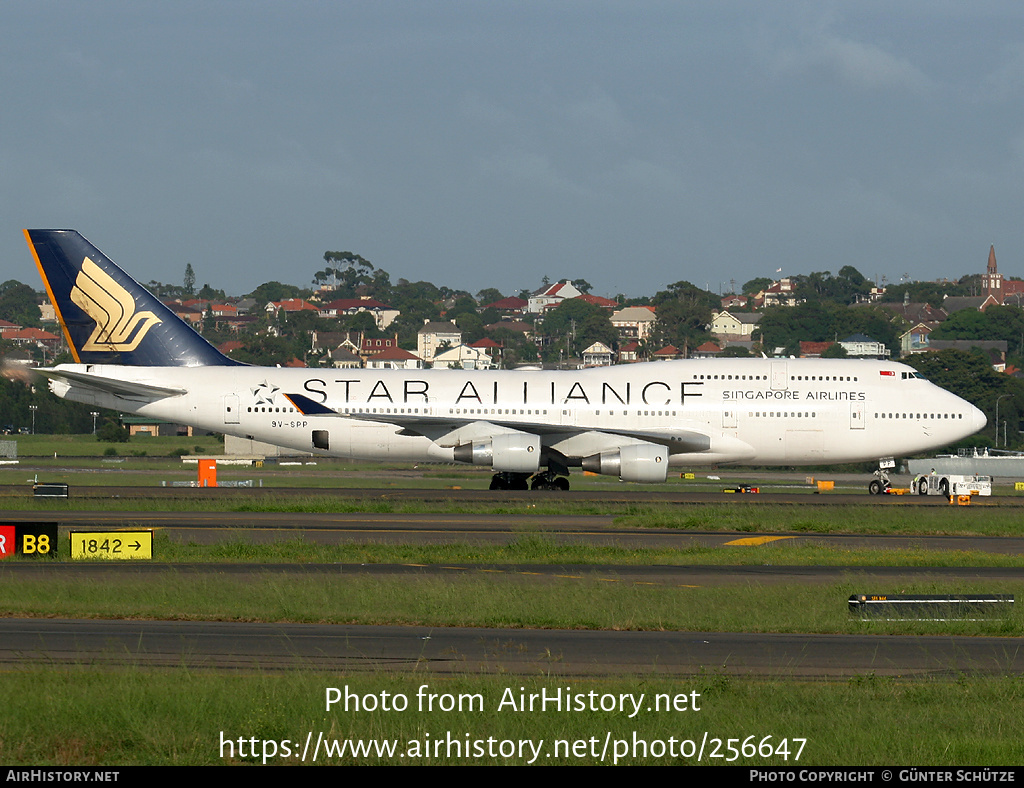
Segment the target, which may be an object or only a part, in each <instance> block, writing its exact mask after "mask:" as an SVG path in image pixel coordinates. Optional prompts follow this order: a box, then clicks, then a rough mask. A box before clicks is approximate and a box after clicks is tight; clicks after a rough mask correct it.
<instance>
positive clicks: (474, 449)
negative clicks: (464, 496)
mask: <svg viewBox="0 0 1024 788" xmlns="http://www.w3.org/2000/svg"><path fill="white" fill-rule="evenodd" d="M454 454H455V460H456V461H457V462H468V463H471V464H473V465H490V466H491V468H492V469H493V470H494V471H495V472H499V473H500V472H503V471H505V472H510V473H536V472H537V471H539V470H540V454H541V451H540V437H539V436H537V435H527V434H525V433H522V432H510V433H503V434H501V435H494V436H493V437H491V438H488V439H487V440H482V441H473V442H472V443H463V444H462V445H460V446H456V447H455V452H454Z"/></svg>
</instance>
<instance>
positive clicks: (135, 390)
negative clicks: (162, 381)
mask: <svg viewBox="0 0 1024 788" xmlns="http://www.w3.org/2000/svg"><path fill="white" fill-rule="evenodd" d="M33 371H34V372H36V373H38V374H40V375H42V376H43V377H44V378H48V379H49V380H53V381H57V382H63V383H66V384H68V385H70V386H75V387H78V388H88V389H94V390H95V391H101V392H103V393H104V394H114V395H115V396H118V397H126V398H128V399H143V400H158V399H164V398H166V397H179V396H181V395H182V394H187V393H188V392H187V390H186V389H178V388H169V387H167V386H151V385H149V384H148V383H136V382H134V381H131V380H118V379H117V378H105V377H101V376H100V375H90V374H88V373H86V372H70V371H68V370H63V369H59V368H53V369H48V368H45V367H43V368H38V369H35V370H33Z"/></svg>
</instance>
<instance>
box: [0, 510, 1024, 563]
mask: <svg viewBox="0 0 1024 788" xmlns="http://www.w3.org/2000/svg"><path fill="white" fill-rule="evenodd" d="M947 506H948V504H947ZM567 509H569V510H571V507H567ZM964 514H965V515H966V516H980V515H981V512H966V511H965V512H964ZM0 522H3V523H8V522H32V523H38V522H57V523H59V525H60V527H61V529H62V530H67V529H69V528H80V529H100V530H103V529H111V528H115V529H117V528H155V529H159V530H162V531H164V532H166V533H167V534H168V536H170V537H171V538H172V539H175V540H178V541H184V542H194V543H196V544H216V543H218V542H223V541H226V540H251V541H253V542H257V543H258V542H274V541H279V540H282V539H295V538H299V537H301V538H302V539H305V540H307V541H310V542H314V543H317V544H343V543H357V544H361V543H375V544H413V545H426V544H508V543H510V542H513V541H515V540H517V539H521V538H523V537H524V536H526V535H538V534H539V535H542V536H543V537H544V538H546V539H550V540H551V541H552V542H553V543H556V544H566V543H570V544H589V545H617V546H622V547H638V548H659V547H660V548H678V549H684V548H686V547H692V546H695V545H697V546H704V547H716V546H732V545H744V544H745V545H747V546H757V545H759V544H763V543H765V542H767V541H773V540H774V541H785V542H786V543H788V544H802V545H807V544H816V545H826V546H835V547H841V548H849V549H853V548H858V547H868V548H876V549H898V548H900V549H902V548H923V549H928V550H960V551H982V552H992V553H1001V554H1022V553H1024V535H1022V536H1020V537H986V536H953V535H950V536H902V535H864V534H834V533H831V534H823V533H816V532H808V531H799V532H777V533H771V534H758V533H752V532H729V531H708V530H691V529H680V528H629V527H621V526H618V525H616V523H615V517H613V516H611V515H607V516H606V515H572V514H565V515H536V514H527V513H516V514H381V513H361V512H356V513H293V512H143V511H139V512H96V511H54V512H38V511H37V512H22V511H5V512H0Z"/></svg>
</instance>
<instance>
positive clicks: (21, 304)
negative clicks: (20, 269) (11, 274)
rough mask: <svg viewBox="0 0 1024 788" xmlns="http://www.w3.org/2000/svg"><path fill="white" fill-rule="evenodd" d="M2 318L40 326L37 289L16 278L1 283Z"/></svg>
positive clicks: (0, 315) (25, 324) (0, 304)
mask: <svg viewBox="0 0 1024 788" xmlns="http://www.w3.org/2000/svg"><path fill="white" fill-rule="evenodd" d="M0 318H3V319H4V320H9V321H10V322H12V323H17V324H18V325H20V326H33V327H38V326H39V318H40V313H39V297H38V296H37V295H36V291H35V290H33V289H32V288H31V287H29V286H28V285H26V284H22V283H21V282H19V281H17V280H16V279H8V280H7V281H6V282H4V283H3V284H2V285H0Z"/></svg>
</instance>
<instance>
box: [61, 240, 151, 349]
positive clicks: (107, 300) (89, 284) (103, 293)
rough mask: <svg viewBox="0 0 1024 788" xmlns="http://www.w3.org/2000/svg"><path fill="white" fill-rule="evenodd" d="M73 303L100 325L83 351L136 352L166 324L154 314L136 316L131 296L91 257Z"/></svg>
mask: <svg viewBox="0 0 1024 788" xmlns="http://www.w3.org/2000/svg"><path fill="white" fill-rule="evenodd" d="M71 300H72V301H73V302H74V303H75V304H76V305H77V306H78V307H79V308H80V309H81V310H82V311H83V312H85V313H86V314H87V315H88V316H89V317H91V318H92V319H93V320H94V321H95V322H96V328H95V329H93V332H92V334H90V335H89V339H88V340H87V341H86V343H85V345H84V346H83V347H82V348H81V350H105V351H115V352H117V351H121V352H124V351H129V350H135V348H137V347H138V346H139V343H140V342H142V340H143V338H144V337H145V336H146V334H147V332H148V331H149V329H151V328H152V327H153V326H155V325H157V324H158V323H162V322H163V321H162V320H160V318H158V317H157V316H156V315H154V314H153V313H152V312H149V311H145V312H136V311H135V299H134V298H132V296H131V293H129V292H128V291H127V290H125V289H124V288H123V287H122V286H121V285H119V284H118V283H117V282H116V281H114V279H113V277H111V276H110V274H108V273H107V272H106V271H104V270H103V269H102V268H100V267H99V266H98V265H96V263H94V262H93V261H92V260H90V259H89V258H88V257H86V258H85V260H83V261H82V269H81V271H79V272H78V278H77V279H75V286H74V287H73V288H71Z"/></svg>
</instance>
